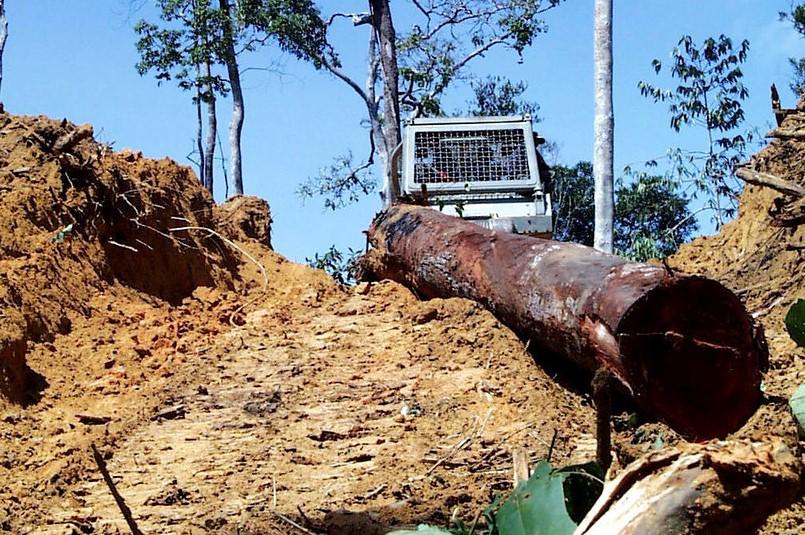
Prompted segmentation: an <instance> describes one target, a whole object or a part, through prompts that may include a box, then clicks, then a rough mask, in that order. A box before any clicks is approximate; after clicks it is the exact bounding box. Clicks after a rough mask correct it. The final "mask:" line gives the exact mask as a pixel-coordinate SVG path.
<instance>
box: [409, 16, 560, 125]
mask: <svg viewBox="0 0 805 535" xmlns="http://www.w3.org/2000/svg"><path fill="white" fill-rule="evenodd" d="M561 2H562V0H504V1H500V2H488V1H486V0H427V1H423V2H417V3H416V6H417V8H418V12H419V14H420V15H422V16H423V19H422V20H421V22H419V21H418V23H417V24H414V25H413V26H412V27H411V29H410V30H408V31H407V32H400V35H401V37H400V39H398V42H397V61H398V64H399V76H400V87H401V88H404V90H403V94H402V99H401V100H402V102H401V104H402V108H403V109H404V110H409V111H415V112H416V113H417V114H420V115H441V114H442V109H441V102H440V97H441V95H442V93H443V92H444V91H445V89H447V87H448V86H450V85H451V84H452V83H453V82H454V81H456V80H468V79H469V77H468V76H467V75H466V74H465V73H464V70H465V67H466V66H467V64H468V63H470V62H471V61H472V60H474V59H475V58H478V57H481V56H483V55H484V54H485V53H486V52H487V51H489V50H490V49H492V48H495V47H505V48H508V49H510V50H513V51H514V52H516V53H517V54H522V52H523V50H524V49H525V48H526V47H527V46H529V45H531V43H532V42H533V40H534V38H535V37H536V36H537V35H538V34H540V33H542V32H544V31H545V30H546V29H547V26H546V24H545V21H544V20H543V19H542V15H543V14H544V13H545V12H546V11H548V10H550V9H552V8H554V7H556V6H558V5H559V4H560V3H561Z"/></svg>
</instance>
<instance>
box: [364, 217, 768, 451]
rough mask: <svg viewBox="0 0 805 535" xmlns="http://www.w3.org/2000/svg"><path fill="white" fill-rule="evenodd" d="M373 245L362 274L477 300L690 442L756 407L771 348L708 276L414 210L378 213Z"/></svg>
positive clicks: (430, 293)
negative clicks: (610, 378)
mask: <svg viewBox="0 0 805 535" xmlns="http://www.w3.org/2000/svg"><path fill="white" fill-rule="evenodd" d="M369 240H370V242H371V243H372V245H373V246H374V248H373V249H372V250H371V251H370V252H369V253H368V254H367V255H366V257H365V260H364V262H363V267H364V271H365V277H366V278H367V279H370V280H379V279H392V280H396V281H398V282H401V283H402V284H405V285H406V286H408V287H410V288H412V289H414V290H415V291H416V292H417V293H418V294H420V295H422V296H424V297H465V298H468V299H473V300H475V301H478V302H479V303H481V304H483V305H484V306H486V307H487V308H488V309H489V310H490V311H492V312H493V313H494V314H495V315H496V316H497V317H498V318H499V319H500V320H501V321H502V322H504V323H505V324H507V325H508V326H509V327H511V328H512V329H513V330H514V331H515V332H517V333H519V334H520V335H521V336H523V337H524V338H527V339H529V340H531V341H532V344H534V345H536V346H538V347H541V348H543V349H547V350H549V351H552V352H555V353H557V354H559V355H560V356H562V357H564V358H565V359H567V360H569V361H571V362H573V363H575V364H576V365H577V366H580V367H581V368H583V369H585V370H588V371H590V372H594V371H596V370H597V369H598V368H599V367H601V366H603V367H606V368H607V369H609V370H610V371H611V372H612V374H613V375H614V376H615V377H616V378H617V380H618V382H619V383H620V384H621V385H622V386H623V389H624V390H625V391H626V393H627V394H628V395H629V396H631V397H632V398H633V399H634V401H635V403H636V404H637V405H638V406H639V407H641V408H642V409H643V410H644V411H646V412H648V413H650V414H653V415H655V416H656V417H658V418H660V419H661V420H663V421H665V422H666V423H668V424H669V425H670V426H671V427H672V428H674V429H675V430H677V431H678V432H680V433H682V434H683V435H685V436H687V437H689V438H693V439H702V440H703V439H709V438H713V437H721V436H724V435H726V434H727V433H729V432H732V431H734V430H735V429H737V428H738V427H740V426H741V425H742V424H743V423H744V422H745V421H746V420H747V418H748V417H749V416H750V415H751V414H752V413H753V412H754V410H755V408H756V407H757V405H758V403H759V400H760V397H761V392H760V380H761V372H762V370H763V369H764V368H765V366H766V362H767V360H768V351H767V349H766V346H765V341H764V339H763V336H762V333H760V332H759V331H756V330H755V328H754V324H753V321H752V319H751V317H750V316H749V315H748V314H747V312H746V310H745V309H744V307H743V305H742V304H741V302H740V301H739V300H738V298H737V297H736V296H735V295H734V294H733V293H732V292H730V291H729V290H728V289H726V288H725V287H724V286H722V285H721V284H719V283H717V282H715V281H713V280H709V279H706V278H704V277H696V276H682V275H679V274H673V273H669V272H668V271H667V270H666V269H664V268H662V267H659V266H654V265H650V264H640V263H634V262H629V261H627V260H625V259H623V258H620V257H617V256H614V255H608V254H605V253H601V252H599V251H596V250H594V249H592V248H590V247H584V246H582V245H576V244H570V243H559V242H554V241H550V240H541V239H538V238H530V237H526V236H518V235H514V234H509V233H502V232H495V231H490V230H485V229H482V228H480V227H479V226H477V225H475V224H473V223H470V222H468V221H463V220H460V219H457V218H453V217H449V216H446V215H444V214H441V213H439V212H438V211H436V210H433V209H430V208H425V207H417V206H407V205H398V206H393V207H391V208H389V209H387V210H384V211H383V212H381V213H380V214H379V215H378V216H377V217H376V218H375V220H374V222H373V223H372V226H371V227H370V229H369Z"/></svg>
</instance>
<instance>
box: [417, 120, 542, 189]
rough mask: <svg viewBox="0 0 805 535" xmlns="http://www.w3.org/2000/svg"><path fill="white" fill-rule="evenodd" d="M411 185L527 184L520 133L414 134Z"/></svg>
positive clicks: (523, 141) (465, 132)
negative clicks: (514, 182)
mask: <svg viewBox="0 0 805 535" xmlns="http://www.w3.org/2000/svg"><path fill="white" fill-rule="evenodd" d="M415 135H416V139H415V142H414V147H415V154H414V183H416V184H436V183H440V184H443V183H461V184H464V183H470V182H503V181H528V180H530V177H531V175H530V173H529V170H528V155H527V149H526V144H525V138H524V135H523V130H521V129H505V130H478V131H463V132H462V131H452V132H450V131H448V132H444V131H442V132H439V131H437V132H416V134H415Z"/></svg>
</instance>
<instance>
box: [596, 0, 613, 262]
mask: <svg viewBox="0 0 805 535" xmlns="http://www.w3.org/2000/svg"><path fill="white" fill-rule="evenodd" d="M594 34H595V35H594V42H595V52H594V54H595V58H594V61H595V124H594V130H595V132H594V135H595V146H594V151H593V152H594V164H593V168H594V175H595V230H594V245H595V248H596V249H598V250H600V251H604V252H605V253H611V252H612V224H613V219H614V208H613V206H614V196H613V185H612V183H613V175H614V163H613V152H614V135H615V119H614V115H613V112H612V0H595V30H594Z"/></svg>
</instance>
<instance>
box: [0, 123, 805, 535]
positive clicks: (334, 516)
mask: <svg viewBox="0 0 805 535" xmlns="http://www.w3.org/2000/svg"><path fill="white" fill-rule="evenodd" d="M789 120H790V121H794V120H796V117H792V118H789ZM757 161H758V170H765V171H768V172H773V173H776V174H778V175H780V176H783V177H785V178H788V179H794V180H798V181H800V182H801V183H802V178H801V177H802V175H803V171H805V163H801V162H805V145H803V144H798V143H796V142H790V141H788V142H775V143H773V144H772V145H771V146H770V147H769V148H767V149H765V150H764V151H763V152H761V154H760V155H758V157H757ZM778 198H780V195H779V194H776V193H774V192H771V191H767V190H761V189H758V188H747V190H746V191H745V193H744V195H743V198H742V210H741V213H740V215H739V217H738V218H737V219H736V220H735V221H734V222H733V223H730V224H729V225H727V226H725V227H724V228H723V229H722V231H721V233H720V234H719V235H717V236H714V237H709V238H702V239H699V240H696V241H694V242H693V243H691V244H689V245H687V246H685V247H684V248H683V249H682V251H680V253H679V254H678V255H677V256H676V257H674V258H672V259H671V265H672V266H673V267H674V268H675V269H678V270H681V271H687V272H700V273H704V274H707V275H710V276H712V277H715V278H717V279H718V280H720V281H722V282H723V283H725V284H726V285H727V286H729V287H730V288H732V289H733V290H735V291H737V292H739V295H740V296H741V297H742V298H743V299H744V300H745V302H746V303H747V306H748V308H749V309H750V310H751V311H752V312H753V313H754V314H755V315H756V316H757V317H758V318H759V319H760V321H761V322H762V323H763V325H764V327H765V329H766V335H767V337H768V340H769V345H770V349H771V366H770V370H769V372H768V374H767V376H766V378H765V388H766V393H767V400H766V402H765V403H764V405H763V406H762V407H761V408H760V409H759V411H758V413H757V414H756V415H755V417H753V419H752V420H751V421H750V422H749V423H748V424H747V425H746V426H745V427H744V428H743V429H742V430H741V431H739V432H738V433H736V435H737V436H740V437H742V438H751V439H753V440H769V439H771V438H773V437H779V438H783V439H784V440H785V441H786V442H787V443H788V444H789V446H790V447H792V448H795V449H797V448H798V447H799V443H798V441H797V438H796V431H795V429H794V425H793V421H792V419H791V417H790V415H789V414H788V412H787V410H786V408H785V403H784V399H783V398H784V397H785V396H788V395H790V394H791V392H793V390H794V389H795V388H796V386H797V385H798V384H799V383H801V382H802V381H803V380H805V364H803V358H802V357H803V353H802V351H801V350H798V349H796V348H795V347H794V344H793V342H791V341H790V340H789V339H788V337H787V335H786V333H785V330H784V326H783V324H782V317H783V316H784V313H785V311H786V310H787V308H788V306H789V305H790V304H791V303H792V302H793V301H794V300H795V299H796V298H797V297H805V292H803V277H805V266H803V257H802V256H803V252H802V250H788V249H787V246H788V245H789V244H791V243H801V242H803V241H805V231H803V230H802V228H798V229H781V228H779V227H773V226H771V225H770V217H771V216H770V215H769V208H770V207H773V206H775V199H778ZM777 204H779V202H778V203H777ZM0 219H2V221H3V222H4V224H3V225H2V226H0V386H2V389H3V394H2V396H0V531H8V532H12V533H126V532H128V528H127V526H126V522H125V520H124V518H123V515H122V514H121V512H120V509H119V508H118V506H117V504H116V503H115V501H114V499H113V497H112V494H111V493H110V490H109V488H108V486H107V484H106V483H105V482H104V479H103V477H102V475H101V473H100V471H99V468H98V466H97V464H96V462H95V460H94V459H93V455H92V449H91V448H92V446H93V445H94V446H95V447H96V448H97V449H98V451H99V452H100V453H101V456H102V457H103V458H104V459H105V463H104V464H105V466H106V467H107V468H108V471H109V473H110V474H111V476H112V478H113V480H114V482H115V484H116V488H117V490H118V491H119V493H120V495H121V496H122V497H123V498H124V499H125V501H126V503H127V505H128V507H129V508H130V509H131V511H132V514H133V517H134V519H135V521H136V522H137V524H138V525H139V528H140V529H141V530H142V531H143V532H144V533H210V532H212V533H303V532H305V531H307V532H313V533H368V534H372V533H385V532H386V531H388V530H389V529H390V528H393V527H398V526H411V525H415V524H417V523H419V522H429V523H432V524H437V525H448V523H450V522H451V519H458V520H461V521H463V522H464V523H465V524H466V525H469V524H471V523H472V522H473V520H474V519H475V518H476V517H477V515H478V513H479V512H480V511H481V510H482V509H483V508H484V507H485V506H486V505H488V504H489V503H490V502H491V500H492V499H493V498H494V496H496V495H499V494H505V493H507V492H509V491H510V490H511V488H512V451H513V450H514V449H515V448H523V449H525V451H526V452H527V453H528V456H529V458H530V460H531V461H532V462H535V461H536V460H538V459H541V458H545V457H546V456H549V455H550V457H551V460H552V462H554V463H555V464H560V465H561V464H566V463H568V462H575V461H586V460H589V459H591V458H592V457H593V456H594V451H595V443H594V439H593V436H592V434H593V432H594V410H593V408H592V404H591V401H590V395H589V388H588V387H587V379H586V378H582V377H578V376H577V375H576V374H575V373H574V372H573V371H572V370H566V369H563V368H561V367H560V366H558V365H557V364H555V363H553V362H550V361H545V359H543V358H542V356H541V355H538V354H536V355H535V354H532V353H530V352H529V351H528V347H526V346H525V345H524V344H523V343H522V342H521V340H519V339H518V338H517V337H516V336H514V335H513V334H512V333H511V332H510V331H509V330H508V329H507V328H505V327H504V326H502V325H501V324H500V323H499V322H498V321H497V320H496V319H495V318H494V317H493V316H492V315H491V314H490V313H489V312H487V311H485V310H484V309H482V308H480V307H479V306H478V305H476V304H474V303H472V302H469V301H465V300H459V299H447V300H442V299H434V300H431V301H427V302H423V301H420V300H418V299H417V298H416V296H414V295H413V294H412V293H411V292H409V291H408V290H406V289H405V288H403V287H402V286H399V285H397V284H395V283H391V282H384V283H379V284H372V285H367V284H359V285H357V286H356V287H353V288H343V287H340V286H338V285H337V284H336V283H335V282H334V281H333V280H332V279H331V278H329V277H328V276H326V275H325V274H324V273H323V272H320V271H316V270H313V269H310V268H308V267H305V266H301V265H298V264H294V263H292V262H289V261H287V260H285V259H283V258H282V257H281V256H280V255H278V254H276V253H274V252H273V251H271V250H270V248H269V247H268V244H269V243H270V242H269V240H270V232H269V229H270V216H269V212H268V207H267V206H266V205H265V204H264V203H261V202H260V201H259V200H255V199H249V198H236V199H234V200H232V201H230V202H227V203H225V204H224V205H222V206H221V207H217V206H215V205H214V203H213V202H212V200H211V199H210V197H209V196H208V195H207V194H206V193H205V192H204V190H203V189H202V188H201V187H200V186H199V185H198V183H197V180H196V178H195V177H194V176H193V174H192V172H191V171H190V170H189V169H188V168H185V167H182V166H179V165H177V164H176V163H174V162H172V161H170V160H161V161H150V160H146V159H144V158H142V157H141V156H140V155H139V154H138V153H135V152H131V151H123V152H120V153H114V152H112V151H111V150H110V149H109V148H108V147H106V146H103V145H101V144H99V143H97V142H95V141H94V140H93V139H92V137H91V135H90V131H89V129H88V127H77V126H75V125H72V124H70V123H68V122H66V121H62V122H59V121H53V120H49V119H46V118H43V117H16V116H11V115H8V114H2V115H0ZM71 225H72V226H71ZM797 240H799V242H797ZM632 411H633V409H631V408H630V407H628V406H624V407H622V411H621V414H619V415H618V416H617V417H616V419H615V420H616V421H615V429H616V436H615V444H614V449H615V452H616V454H617V456H618V460H619V462H620V463H621V464H622V465H623V464H626V463H628V462H630V461H632V460H634V459H635V458H637V457H638V456H640V455H642V454H643V453H645V452H647V451H649V449H650V448H652V447H653V446H656V445H657V444H665V445H669V444H674V443H676V442H678V441H679V439H678V438H677V437H676V436H675V435H674V434H673V432H671V431H670V430H668V429H667V428H666V427H664V426H662V425H661V424H658V423H653V422H647V421H643V420H641V419H637V421H635V418H634V417H633V416H632ZM803 523H805V507H803V504H802V498H801V497H800V502H799V503H797V504H794V505H793V506H790V507H788V508H786V509H785V510H783V511H781V512H780V513H777V514H776V515H775V516H774V517H772V518H771V519H770V520H769V522H768V523H767V525H766V526H765V527H764V528H763V533H769V534H771V533H780V534H790V533H797V532H798V531H797V530H798V529H799V526H801V525H802V524H803ZM478 528H479V530H480V531H483V520H481V521H480V522H479V524H478Z"/></svg>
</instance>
